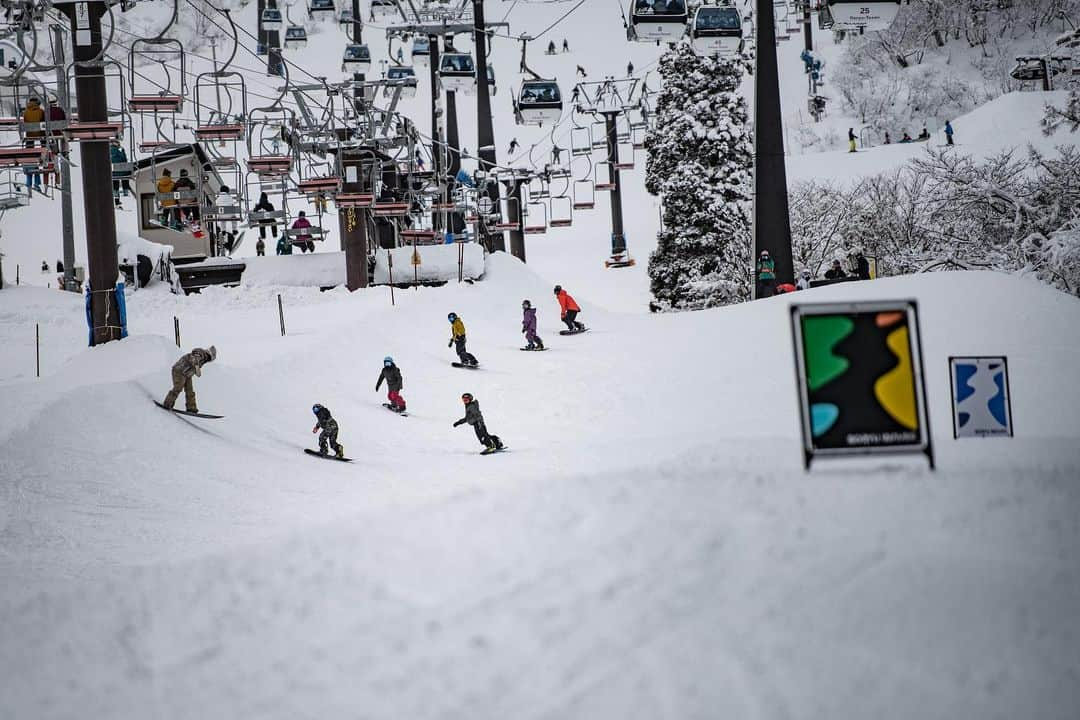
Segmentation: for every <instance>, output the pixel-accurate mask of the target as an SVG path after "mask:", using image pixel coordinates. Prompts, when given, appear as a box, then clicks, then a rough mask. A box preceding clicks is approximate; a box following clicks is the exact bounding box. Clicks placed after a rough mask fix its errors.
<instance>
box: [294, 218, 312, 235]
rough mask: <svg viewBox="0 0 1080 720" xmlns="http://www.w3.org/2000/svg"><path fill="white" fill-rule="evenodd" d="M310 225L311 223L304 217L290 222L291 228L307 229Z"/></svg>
mask: <svg viewBox="0 0 1080 720" xmlns="http://www.w3.org/2000/svg"><path fill="white" fill-rule="evenodd" d="M310 227H311V223H310V222H309V221H308V219H307V218H306V217H298V218H296V222H294V223H293V224H292V229H293V230H307V229H308V228H310ZM300 234H301V235H310V234H311V233H300Z"/></svg>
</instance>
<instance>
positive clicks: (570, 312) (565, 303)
mask: <svg viewBox="0 0 1080 720" xmlns="http://www.w3.org/2000/svg"><path fill="white" fill-rule="evenodd" d="M555 299H556V300H558V301H559V310H560V311H561V314H560V315H559V317H560V318H561V319H562V321H563V322H564V323H566V327H567V328H569V331H570V332H572V333H577V332H584V331H585V324H584V323H580V322H578V320H577V314H578V313H579V312H581V307H580V306H579V305H578V304H577V303H576V302H574V298H572V297H570V293H568V292H566V291H565V290H563V289H562V285H556V286H555Z"/></svg>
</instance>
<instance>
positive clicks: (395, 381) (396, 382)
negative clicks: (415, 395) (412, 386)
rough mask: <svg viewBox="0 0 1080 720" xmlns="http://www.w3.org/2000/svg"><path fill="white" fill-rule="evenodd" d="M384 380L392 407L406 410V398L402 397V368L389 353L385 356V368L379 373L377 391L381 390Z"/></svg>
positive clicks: (387, 396)
mask: <svg viewBox="0 0 1080 720" xmlns="http://www.w3.org/2000/svg"><path fill="white" fill-rule="evenodd" d="M384 380H385V381H386V390H387V393H386V399H387V400H389V401H390V409H391V410H397V411H398V412H404V411H405V398H403V397H401V388H402V387H404V384H403V383H402V381H401V368H399V367H398V366H397V365H395V364H394V358H392V357H390V356H389V355H387V356H386V357H384V358H383V369H382V372H381V373H379V380H378V382H376V383H375V392H378V391H379V387H380V386H381V385H382V384H383V381H384Z"/></svg>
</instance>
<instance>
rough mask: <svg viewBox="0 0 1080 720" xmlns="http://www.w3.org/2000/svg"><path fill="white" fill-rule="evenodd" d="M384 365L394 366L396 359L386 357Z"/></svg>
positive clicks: (383, 360)
mask: <svg viewBox="0 0 1080 720" xmlns="http://www.w3.org/2000/svg"><path fill="white" fill-rule="evenodd" d="M382 364H383V365H393V364H394V358H392V357H390V356H389V355H387V356H386V357H384V358H383V359H382Z"/></svg>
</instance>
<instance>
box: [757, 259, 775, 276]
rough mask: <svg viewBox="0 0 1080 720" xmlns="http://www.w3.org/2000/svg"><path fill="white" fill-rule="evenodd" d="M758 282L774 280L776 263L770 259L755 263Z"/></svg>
mask: <svg viewBox="0 0 1080 720" xmlns="http://www.w3.org/2000/svg"><path fill="white" fill-rule="evenodd" d="M757 276H758V280H775V279H776V262H775V261H774V260H773V259H772V258H771V257H770V258H765V259H763V260H761V259H759V260H758V261H757Z"/></svg>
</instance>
